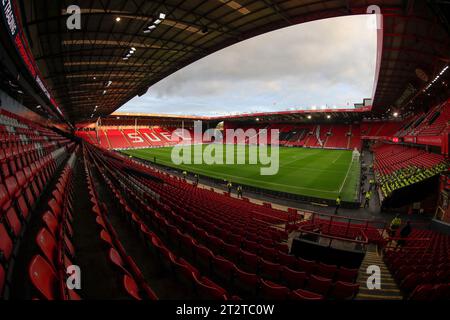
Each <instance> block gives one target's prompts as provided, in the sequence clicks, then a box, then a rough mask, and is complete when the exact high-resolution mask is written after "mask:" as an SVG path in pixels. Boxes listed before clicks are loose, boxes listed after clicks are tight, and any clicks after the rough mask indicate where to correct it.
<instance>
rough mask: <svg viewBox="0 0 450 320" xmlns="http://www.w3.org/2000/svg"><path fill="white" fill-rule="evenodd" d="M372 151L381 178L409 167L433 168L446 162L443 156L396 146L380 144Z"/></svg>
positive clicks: (375, 167) (374, 166)
mask: <svg viewBox="0 0 450 320" xmlns="http://www.w3.org/2000/svg"><path fill="white" fill-rule="evenodd" d="M372 151H373V152H374V155H375V161H374V165H373V168H374V171H375V173H376V174H378V175H381V176H383V175H389V174H391V173H392V172H394V171H397V170H401V169H403V168H407V167H409V166H417V167H420V168H422V167H424V168H431V167H433V166H435V165H437V164H439V163H442V162H444V161H445V158H444V156H443V155H440V154H435V153H429V152H426V151H425V150H421V149H416V148H410V147H405V146H401V145H394V144H378V145H375V146H373V147H372Z"/></svg>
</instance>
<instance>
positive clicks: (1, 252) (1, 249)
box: [0, 223, 13, 261]
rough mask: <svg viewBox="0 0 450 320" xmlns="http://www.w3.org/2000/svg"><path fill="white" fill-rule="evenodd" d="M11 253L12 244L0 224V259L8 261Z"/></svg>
mask: <svg viewBox="0 0 450 320" xmlns="http://www.w3.org/2000/svg"><path fill="white" fill-rule="evenodd" d="M12 251H13V242H12V240H11V238H10V237H9V235H8V232H7V231H6V228H5V226H4V225H3V224H2V223H0V258H1V260H6V261H9V259H10V258H11V254H12Z"/></svg>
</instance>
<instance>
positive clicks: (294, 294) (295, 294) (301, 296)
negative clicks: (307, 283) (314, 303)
mask: <svg viewBox="0 0 450 320" xmlns="http://www.w3.org/2000/svg"><path fill="white" fill-rule="evenodd" d="M289 298H290V299H292V300H324V297H323V296H322V295H320V294H317V293H314V292H311V291H307V290H303V289H297V290H295V291H291V293H290V295H289Z"/></svg>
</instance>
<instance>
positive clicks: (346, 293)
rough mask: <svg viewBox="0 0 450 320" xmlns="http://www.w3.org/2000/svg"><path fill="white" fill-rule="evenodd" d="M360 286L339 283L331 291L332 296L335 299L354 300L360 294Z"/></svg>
mask: <svg viewBox="0 0 450 320" xmlns="http://www.w3.org/2000/svg"><path fill="white" fill-rule="evenodd" d="M358 289H359V284H354V283H346V282H342V281H337V282H336V283H335V284H334V286H333V288H332V289H331V292H330V296H331V297H332V298H334V299H338V300H344V299H352V298H353V297H354V296H355V295H356V293H358Z"/></svg>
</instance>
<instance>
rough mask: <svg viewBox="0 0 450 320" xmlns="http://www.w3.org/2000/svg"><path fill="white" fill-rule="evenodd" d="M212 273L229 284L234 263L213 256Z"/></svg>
mask: <svg viewBox="0 0 450 320" xmlns="http://www.w3.org/2000/svg"><path fill="white" fill-rule="evenodd" d="M212 273H213V275H215V276H216V277H218V278H220V279H221V280H222V281H224V282H226V283H228V284H231V281H232V279H233V274H234V263H232V262H231V261H229V260H227V259H225V258H223V257H221V256H215V257H213V259H212Z"/></svg>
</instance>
